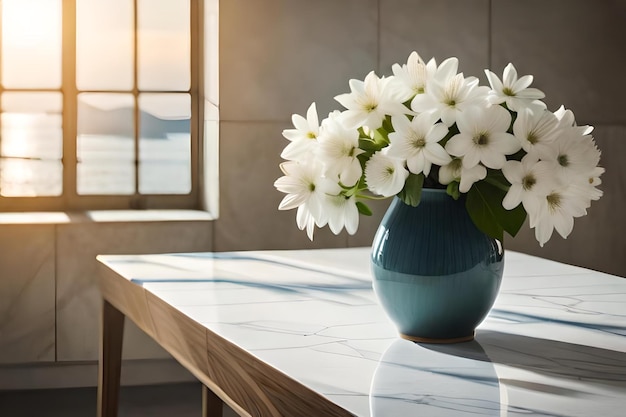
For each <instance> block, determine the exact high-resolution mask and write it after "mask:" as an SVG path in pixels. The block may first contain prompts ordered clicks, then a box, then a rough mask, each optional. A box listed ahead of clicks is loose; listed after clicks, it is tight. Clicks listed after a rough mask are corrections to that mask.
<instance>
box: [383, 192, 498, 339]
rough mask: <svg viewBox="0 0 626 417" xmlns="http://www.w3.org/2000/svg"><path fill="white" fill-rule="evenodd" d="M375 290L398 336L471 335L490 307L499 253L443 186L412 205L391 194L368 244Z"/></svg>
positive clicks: (461, 202)
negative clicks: (394, 325)
mask: <svg viewBox="0 0 626 417" xmlns="http://www.w3.org/2000/svg"><path fill="white" fill-rule="evenodd" d="M371 265H372V273H373V287H374V292H375V293H376V295H377V297H378V299H379V301H380V303H381V305H382V307H383V309H384V310H385V311H386V313H387V314H388V315H389V317H390V318H391V320H392V321H393V322H394V323H395V324H396V326H397V328H398V331H399V333H400V335H401V336H402V337H404V338H406V339H409V340H413V341H416V342H424V343H455V342H464V341H468V340H472V339H473V338H474V330H475V329H476V327H477V326H478V325H479V324H480V323H481V322H482V321H483V320H484V318H485V317H486V316H487V314H488V313H489V310H490V309H491V307H492V306H493V303H494V301H495V299H496V296H497V295H498V291H499V289H500V282H501V280H502V272H503V269H504V251H503V249H502V245H501V243H500V242H499V241H497V240H496V239H492V238H490V237H489V236H487V235H486V234H484V233H483V232H481V231H479V230H478V229H477V228H476V226H475V225H474V223H473V222H472V220H471V218H470V217H469V214H468V213H467V211H466V209H465V202H464V199H463V198H460V199H459V200H454V199H453V198H452V197H450V196H449V195H448V194H446V191H445V190H439V189H426V188H425V189H423V190H422V197H421V201H420V204H419V205H418V206H417V207H412V206H409V205H407V204H405V203H404V202H402V200H400V199H399V198H397V197H395V198H394V200H393V201H392V203H391V205H390V206H389V209H388V210H387V212H386V213H385V216H384V217H383V219H382V221H381V224H380V226H379V227H378V230H377V232H376V235H375V237H374V242H373V244H372V254H371Z"/></svg>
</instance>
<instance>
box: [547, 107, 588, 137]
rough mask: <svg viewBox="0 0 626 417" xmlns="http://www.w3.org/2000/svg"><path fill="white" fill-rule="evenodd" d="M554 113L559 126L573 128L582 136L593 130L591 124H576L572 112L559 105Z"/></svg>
mask: <svg viewBox="0 0 626 417" xmlns="http://www.w3.org/2000/svg"><path fill="white" fill-rule="evenodd" d="M554 115H555V116H556V118H557V119H559V127H560V128H565V129H568V128H570V129H573V130H575V131H576V132H578V133H579V134H580V135H582V136H584V135H589V134H590V133H591V132H592V131H593V127H592V126H577V125H576V120H575V118H574V113H573V112H572V111H571V110H568V109H566V108H565V107H563V106H561V107H559V109H558V110H557V111H555V112H554Z"/></svg>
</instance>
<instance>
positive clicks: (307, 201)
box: [274, 160, 341, 240]
mask: <svg viewBox="0 0 626 417" xmlns="http://www.w3.org/2000/svg"><path fill="white" fill-rule="evenodd" d="M280 168H281V170H282V171H283V173H284V174H285V175H284V176H282V177H280V178H278V179H277V180H276V181H275V182H274V187H276V189H278V191H281V192H283V193H285V194H287V195H286V196H285V197H284V198H283V199H282V201H281V202H280V205H279V206H278V209H279V210H291V209H294V208H296V207H297V208H298V212H297V215H296V222H297V224H298V228H299V229H300V230H303V229H304V228H306V229H307V235H308V236H309V239H311V240H313V227H314V226H315V225H316V224H317V226H318V227H323V226H324V225H325V224H326V222H327V217H326V213H325V212H324V210H323V209H322V203H323V202H324V201H325V199H326V196H327V193H328V192H339V191H340V190H341V188H340V187H339V186H338V185H337V184H334V183H332V182H331V181H329V180H327V179H325V178H324V177H323V175H322V165H321V164H319V163H316V162H315V161H314V160H309V161H307V163H300V162H295V161H289V162H283V163H282V164H280Z"/></svg>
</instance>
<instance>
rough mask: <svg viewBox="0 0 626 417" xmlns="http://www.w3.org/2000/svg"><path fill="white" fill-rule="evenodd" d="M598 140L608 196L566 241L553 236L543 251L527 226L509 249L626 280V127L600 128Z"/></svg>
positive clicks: (577, 224)
mask: <svg viewBox="0 0 626 417" xmlns="http://www.w3.org/2000/svg"><path fill="white" fill-rule="evenodd" d="M594 137H595V139H596V142H597V144H598V147H599V148H600V150H601V151H602V157H601V160H600V165H601V166H603V167H604V168H605V169H606V172H605V173H604V175H602V185H601V186H600V188H601V189H602V190H603V191H604V195H603V196H602V198H601V199H600V200H598V201H595V202H593V203H592V205H591V208H590V209H589V210H588V214H587V216H585V217H581V218H578V219H575V221H574V230H573V232H572V233H571V234H570V236H569V237H568V238H567V239H566V240H564V239H562V238H561V237H560V236H559V235H557V234H556V232H555V234H554V235H553V236H552V238H551V239H550V241H548V243H546V245H545V246H544V247H543V248H540V247H539V244H538V243H537V241H536V240H535V235H534V230H530V229H529V228H528V227H527V224H526V225H525V226H524V227H523V228H522V230H521V231H520V233H519V234H518V236H516V237H515V238H514V239H509V240H508V241H507V240H505V247H506V248H509V249H512V250H518V251H521V252H525V253H529V254H533V255H537V256H541V257H544V258H548V259H554V260H558V261H561V262H565V263H569V264H573V265H578V266H584V267H587V268H591V269H595V270H598V271H603V272H607V273H611V274H616V275H619V276H622V277H626V257H625V256H624V254H626V235H624V231H625V230H626V218H625V217H624V206H626V170H624V164H623V156H624V155H626V141H624V137H626V127H621V126H599V127H596V129H595V130H594Z"/></svg>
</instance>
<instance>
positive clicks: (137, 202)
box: [131, 0, 143, 208]
mask: <svg viewBox="0 0 626 417" xmlns="http://www.w3.org/2000/svg"><path fill="white" fill-rule="evenodd" d="M138 28H139V7H138V0H133V91H132V93H133V101H134V104H135V107H134V113H133V114H134V115H133V120H134V126H133V127H134V141H135V198H134V199H133V201H132V202H131V205H132V206H134V207H133V208H141V206H142V205H143V202H142V201H141V197H140V196H139V133H140V132H139V123H140V114H139V87H138V86H139V79H138V78H139V76H138V73H139V71H138V65H139V53H138V45H139V39H138V38H139V33H138Z"/></svg>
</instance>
